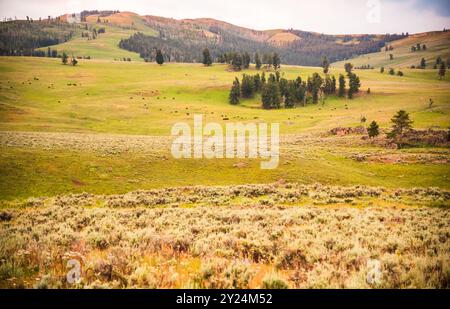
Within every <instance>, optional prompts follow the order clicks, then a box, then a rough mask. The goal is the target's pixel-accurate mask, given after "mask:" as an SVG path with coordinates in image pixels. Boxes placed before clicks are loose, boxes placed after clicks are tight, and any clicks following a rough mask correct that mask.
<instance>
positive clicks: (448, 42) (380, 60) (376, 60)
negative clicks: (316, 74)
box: [332, 31, 450, 69]
mask: <svg viewBox="0 0 450 309" xmlns="http://www.w3.org/2000/svg"><path fill="white" fill-rule="evenodd" d="M417 44H421V45H423V44H425V45H426V47H427V49H426V50H420V51H416V52H412V51H411V47H412V46H416V45H417ZM388 45H392V47H393V48H394V49H393V50H391V51H385V49H384V48H382V49H381V51H380V52H377V53H371V54H366V55H361V56H357V57H355V58H351V59H349V60H345V61H340V62H335V63H333V64H332V66H334V67H343V66H344V64H345V63H346V62H351V63H352V64H353V65H354V66H356V67H361V66H363V65H370V66H373V67H375V68H380V67H385V68H390V67H392V68H410V67H411V66H416V67H417V66H419V65H420V60H421V59H422V58H425V60H426V63H427V68H429V69H431V68H433V66H434V64H435V63H436V58H437V57H441V58H442V59H443V60H444V61H450V31H446V32H442V31H439V32H427V33H419V34H414V35H410V36H409V37H408V38H404V39H401V40H397V41H394V42H392V43H390V44H388ZM389 54H393V55H394V59H393V60H390V56H389Z"/></svg>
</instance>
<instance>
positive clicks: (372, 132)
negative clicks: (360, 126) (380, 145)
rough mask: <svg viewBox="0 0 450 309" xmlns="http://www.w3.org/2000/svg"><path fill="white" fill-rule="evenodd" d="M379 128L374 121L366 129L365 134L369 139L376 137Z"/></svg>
mask: <svg viewBox="0 0 450 309" xmlns="http://www.w3.org/2000/svg"><path fill="white" fill-rule="evenodd" d="M379 128H380V127H379V126H378V124H377V123H376V121H372V123H371V124H370V126H369V128H367V132H368V133H369V137H370V138H374V137H376V136H378V135H379V134H380V131H379Z"/></svg>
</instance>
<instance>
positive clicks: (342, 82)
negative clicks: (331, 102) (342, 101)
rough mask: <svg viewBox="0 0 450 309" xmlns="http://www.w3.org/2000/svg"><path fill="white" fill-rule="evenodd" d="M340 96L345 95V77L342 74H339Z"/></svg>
mask: <svg viewBox="0 0 450 309" xmlns="http://www.w3.org/2000/svg"><path fill="white" fill-rule="evenodd" d="M338 95H339V97H341V98H342V97H344V96H345V77H344V75H342V74H339V92H338Z"/></svg>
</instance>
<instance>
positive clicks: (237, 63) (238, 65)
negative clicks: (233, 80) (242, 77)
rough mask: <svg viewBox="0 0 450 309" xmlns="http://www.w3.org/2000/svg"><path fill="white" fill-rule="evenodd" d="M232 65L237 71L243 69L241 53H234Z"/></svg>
mask: <svg viewBox="0 0 450 309" xmlns="http://www.w3.org/2000/svg"><path fill="white" fill-rule="evenodd" d="M231 66H232V67H233V70H235V71H240V70H242V56H241V55H239V54H236V55H234V57H233V59H232V60H231Z"/></svg>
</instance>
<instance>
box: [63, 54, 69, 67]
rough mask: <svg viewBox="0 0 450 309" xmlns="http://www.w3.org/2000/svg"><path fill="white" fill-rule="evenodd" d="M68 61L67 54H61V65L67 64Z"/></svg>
mask: <svg viewBox="0 0 450 309" xmlns="http://www.w3.org/2000/svg"><path fill="white" fill-rule="evenodd" d="M68 59H69V57H68V56H67V54H66V53H65V52H64V53H63V54H62V58H61V61H62V63H63V64H67V60H68Z"/></svg>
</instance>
